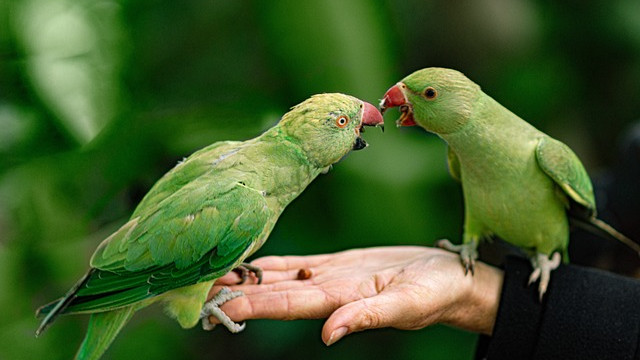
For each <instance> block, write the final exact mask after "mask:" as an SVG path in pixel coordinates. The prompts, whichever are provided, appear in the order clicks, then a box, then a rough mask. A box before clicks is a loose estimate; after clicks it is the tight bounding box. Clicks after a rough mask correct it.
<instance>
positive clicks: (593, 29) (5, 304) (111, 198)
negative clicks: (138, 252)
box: [0, 0, 640, 360]
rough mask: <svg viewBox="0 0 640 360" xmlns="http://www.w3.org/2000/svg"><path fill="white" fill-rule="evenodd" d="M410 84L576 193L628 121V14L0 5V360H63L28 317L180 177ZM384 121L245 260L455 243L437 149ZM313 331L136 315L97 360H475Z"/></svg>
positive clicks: (458, 213)
mask: <svg viewBox="0 0 640 360" xmlns="http://www.w3.org/2000/svg"><path fill="white" fill-rule="evenodd" d="M427 66H443V67H451V68H456V69H458V70H461V71H462V72H464V73H465V74H467V75H468V76H469V77H470V78H471V79H473V80H475V81H476V82H477V83H479V84H480V85H481V86H482V87H483V89H484V90H485V92H487V93H488V94H490V95H491V96H493V97H494V98H496V99H497V100H499V101H500V102H501V103H502V104H504V105H505V106H507V107H508V108H510V109H511V110H513V111H514V112H516V113H517V114H519V115H521V116H522V117H524V118H525V119H527V120H528V121H530V122H531V123H533V124H534V125H535V126H537V127H539V128H541V129H542V130H544V131H546V132H547V133H549V134H550V135H552V136H554V137H556V138H559V139H561V140H562V141H564V142H566V143H567V144H569V145H570V146H571V147H572V148H573V149H574V150H575V151H576V152H577V153H578V155H579V156H580V157H581V158H582V159H583V160H584V162H585V165H586V167H587V168H588V170H589V171H590V172H591V173H597V172H598V171H599V169H602V168H605V167H607V166H608V165H609V164H611V163H612V162H613V161H614V159H613V156H614V153H613V151H612V150H613V144H614V143H615V141H616V139H617V138H618V137H619V136H620V134H621V133H622V132H623V131H624V130H625V128H626V127H627V126H629V124H631V122H633V121H634V120H635V119H637V118H638V117H639V115H640V2H638V1H637V0H611V1H606V2H603V1H564V2H554V1H543V0H540V1H523V0H486V1H455V2H454V1H451V2H444V1H419V0H410V1H391V0H377V1H376V0H325V1H293V0H290V1H258V0H255V1H250V0H242V1H241V0H225V1H222V0H185V1H171V0H156V1H151V0H138V1H127V0H121V1H115V0H0V309H2V310H1V311H0V359H3V360H10V359H43V358H44V359H68V358H70V357H71V356H72V355H73V354H74V352H75V349H76V348H77V346H78V344H79V343H80V341H81V339H82V336H83V334H84V331H85V327H86V322H87V318H86V317H84V316H78V317H63V318H60V319H59V320H58V321H57V322H56V323H55V325H54V326H53V327H52V328H51V329H50V330H48V332H47V333H45V334H44V335H43V336H42V337H41V338H39V339H35V338H34V331H35V329H36V327H37V324H38V322H37V320H36V319H35V318H34V316H33V313H34V310H35V309H36V307H38V306H39V305H41V304H43V303H45V302H47V301H49V300H51V299H53V298H55V297H57V296H60V295H62V294H63V293H64V292H65V291H66V290H67V289H68V288H69V287H70V286H71V285H72V284H73V283H74V282H75V281H76V280H77V278H78V277H79V276H80V275H81V274H82V273H83V272H84V271H85V270H86V268H87V264H88V259H89V257H90V255H91V252H92V250H93V249H94V248H95V246H96V245H97V244H98V243H99V242H100V241H101V240H102V239H103V238H104V237H106V236H107V235H108V234H109V233H111V232H112V231H113V230H115V229H117V228H118V227H119V226H120V225H121V224H123V223H124V222H125V220H126V219H127V218H128V216H129V215H130V214H131V212H132V210H133V208H134V207H135V205H136V204H137V202H138V201H139V200H140V199H141V197H142V196H143V195H144V194H145V192H146V191H147V190H148V189H149V188H150V187H151V185H153V183H154V182H155V180H157V179H158V178H159V177H160V176H161V175H162V174H163V173H165V172H166V171H167V170H169V169H170V168H171V167H173V165H174V164H175V163H176V162H177V161H178V160H180V159H182V157H184V156H187V155H188V154H190V153H191V152H193V151H194V150H196V149H198V148H201V147H203V146H205V145H207V144H210V143H212V142H215V141H218V140H223V139H239V140H242V139H247V138H250V137H253V136H256V135H257V134H259V133H260V132H261V131H263V130H264V129H266V128H267V127H269V126H271V125H272V124H274V123H275V122H276V121H277V120H278V118H279V117H280V116H281V115H282V114H283V113H284V112H286V111H287V109H288V108H289V107H290V106H292V105H294V104H297V103H298V102H300V101H302V100H304V99H305V98H307V97H309V96H310V95H312V94H314V93H319V92H333V91H338V92H344V93H349V94H351V95H354V96H357V97H359V98H361V99H364V100H366V101H369V102H372V103H377V101H378V99H380V98H381V97H382V95H383V93H384V92H385V90H386V89H387V88H388V87H389V86H391V85H392V84H393V83H395V82H396V81H398V80H399V79H400V78H402V77H404V76H405V75H407V74H408V73H410V72H412V71H414V70H417V69H420V68H423V67H427ZM397 115H398V113H397V111H394V110H391V111H389V113H388V115H387V132H386V133H384V134H381V133H380V132H379V131H374V130H373V129H371V130H370V131H367V133H366V134H365V138H366V139H367V141H368V142H369V143H370V144H371V146H370V147H369V148H368V149H366V150H365V151H362V152H357V153H353V154H351V155H349V156H348V157H347V158H346V159H344V160H343V161H342V162H340V163H339V164H337V165H336V166H335V167H334V169H333V171H331V172H330V173H329V174H328V175H325V176H321V177H319V178H318V179H317V180H316V181H315V182H314V183H313V184H312V185H311V186H310V187H309V188H308V189H307V191H306V192H305V193H304V194H303V195H302V196H300V197H299V198H298V199H297V200H296V201H295V202H294V203H293V204H291V205H290V207H289V209H288V211H285V213H284V215H283V216H282V217H281V219H280V221H279V223H278V225H277V226H276V228H275V230H274V232H273V233H272V235H271V238H270V240H269V241H268V242H267V244H266V245H265V246H264V247H263V248H262V250H260V252H259V253H258V254H257V255H258V256H260V255H267V254H269V255H271V254H279V255H284V254H314V253H321V252H334V251H338V250H342V249H348V248H353V247H365V246H373V245H393V244H431V243H432V242H433V241H434V240H435V239H438V238H442V237H449V238H453V239H458V238H459V236H460V232H461V223H462V210H461V194H460V191H459V188H458V185H457V184H456V183H455V182H454V181H453V180H451V179H450V178H449V176H448V174H447V170H446V163H445V148H444V144H443V143H442V141H440V140H439V139H438V138H436V137H435V136H433V135H428V134H427V133H425V132H423V131H420V130H418V129H396V128H395V127H394V126H393V123H392V121H393V120H395V117H397ZM345 213H348V214H349V216H343V215H344V214H345ZM425 301H428V299H425ZM322 323H323V322H322V321H321V320H317V321H294V322H277V321H266V320H256V321H251V322H250V323H249V326H248V327H247V329H246V330H245V331H244V332H243V333H241V334H239V335H230V334H228V333H227V332H226V331H224V330H222V329H216V330H215V331H214V332H211V333H208V332H204V331H202V330H201V329H199V328H195V329H192V330H188V331H184V330H181V329H180V327H179V326H178V325H177V323H175V322H173V321H172V320H170V319H168V318H166V317H164V316H161V310H160V309H159V308H157V307H152V308H149V309H147V310H145V311H142V312H140V313H139V314H138V315H137V316H136V317H135V318H134V320H133V321H132V322H131V323H130V324H129V325H128V326H127V327H126V328H125V330H124V331H123V332H122V333H121V335H120V336H119V338H117V340H116V341H115V343H114V344H113V346H112V347H111V349H110V351H109V352H108V353H107V355H106V356H105V359H136V360H141V359H196V358H197V359H200V358H212V359H222V358H225V359H287V358H300V357H304V358H306V359H325V358H326V359H329V358H330V359H371V358H383V357H387V358H422V359H470V358H471V357H472V354H473V351H474V346H475V342H476V339H477V338H476V335H474V334H469V333H466V332H463V331H459V330H456V329H452V328H449V327H445V326H433V327H430V328H427V329H423V330H420V331H413V332H409V331H397V330H393V329H382V330H375V331H367V332H365V333H360V334H355V335H351V336H348V337H347V338H345V339H344V340H342V341H340V342H339V343H337V344H336V345H334V346H332V347H331V348H327V347H326V346H324V345H323V344H322V342H321V340H320V329H321V326H322Z"/></svg>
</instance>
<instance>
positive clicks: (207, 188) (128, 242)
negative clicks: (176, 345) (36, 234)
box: [39, 143, 273, 314]
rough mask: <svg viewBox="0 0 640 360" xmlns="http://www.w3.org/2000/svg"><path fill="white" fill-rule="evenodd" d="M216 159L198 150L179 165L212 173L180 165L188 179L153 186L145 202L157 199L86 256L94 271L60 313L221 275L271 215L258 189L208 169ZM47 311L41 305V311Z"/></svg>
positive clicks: (99, 307)
mask: <svg viewBox="0 0 640 360" xmlns="http://www.w3.org/2000/svg"><path fill="white" fill-rule="evenodd" d="M227 144H229V143H227ZM224 150H228V151H234V147H231V146H228V147H227V148H226V149H224ZM220 156H224V152H222V155H220V152H217V154H215V156H211V154H209V153H203V152H198V153H196V154H194V155H192V156H191V157H190V158H189V159H187V161H185V162H184V163H183V164H181V165H178V167H181V166H192V165H193V164H198V163H199V164H205V165H206V167H207V168H208V169H209V172H198V170H197V169H198V168H199V166H193V168H184V169H181V170H182V171H185V170H186V171H190V172H191V174H190V175H191V176H189V177H190V178H191V179H192V181H183V182H182V184H181V186H179V187H178V186H174V187H172V185H169V182H170V181H169V182H167V183H160V184H159V185H156V186H154V191H151V192H150V193H149V195H147V197H146V198H148V197H150V196H151V197H153V198H155V199H160V200H159V201H158V202H157V203H151V202H146V204H147V207H144V208H141V207H138V209H137V210H136V212H135V213H134V217H133V218H132V219H131V220H130V221H129V222H127V223H126V224H124V225H123V226H122V227H121V228H120V229H119V230H118V231H116V232H115V233H114V234H113V235H111V236H110V237H109V238H107V239H105V241H103V242H102V243H101V244H100V246H99V247H98V248H97V249H96V252H95V253H94V255H93V257H92V258H91V266H92V268H94V270H93V271H92V273H91V274H90V276H89V278H88V280H87V281H86V282H85V283H84V284H83V285H82V286H81V287H80V288H79V289H78V290H77V292H75V294H74V295H73V297H74V299H73V301H71V302H70V303H69V304H68V305H66V307H65V308H64V309H63V310H62V311H61V313H76V312H95V311H104V310H112V309H115V308H119V307H121V306H124V305H128V304H132V303H134V302H137V301H141V300H144V299H148V298H150V297H153V296H156V295H159V294H162V293H164V292H166V291H169V290H172V289H176V288H179V287H183V286H187V285H191V284H195V283H197V282H199V281H204V280H208V279H213V278H215V277H219V276H221V275H223V274H225V273H226V272H228V271H229V270H231V268H232V267H233V266H234V265H235V264H236V263H237V262H239V261H241V257H242V256H243V255H244V256H246V254H247V252H248V250H249V249H250V248H251V246H252V245H253V243H254V241H255V240H256V239H258V238H260V237H261V236H262V234H263V232H264V230H265V227H266V226H267V225H268V224H270V223H271V222H272V217H273V213H272V211H271V210H270V209H269V208H268V206H267V202H266V199H265V197H264V194H263V193H262V192H260V191H257V190H255V189H252V188H250V187H247V186H246V185H244V184H243V183H242V182H239V181H238V180H235V179H234V178H233V177H229V176H224V175H221V174H219V173H217V172H216V171H215V170H211V169H212V168H214V169H215V163H214V162H215V161H216V160H217V159H220ZM192 169H194V170H192ZM174 170H175V169H174ZM171 173H173V175H171V176H173V177H175V176H177V175H179V174H177V173H176V172H174V171H172V172H170V173H169V174H171ZM194 176H195V179H194ZM165 178H167V176H165V177H164V178H163V182H165V181H167V180H165ZM171 191H173V192H171ZM166 192H171V193H170V194H167V195H164V194H165V193H166ZM146 198H145V199H146ZM52 308H53V306H51V305H48V306H44V307H43V308H42V309H40V311H39V313H41V314H42V313H47V312H48V311H50V310H51V309H52Z"/></svg>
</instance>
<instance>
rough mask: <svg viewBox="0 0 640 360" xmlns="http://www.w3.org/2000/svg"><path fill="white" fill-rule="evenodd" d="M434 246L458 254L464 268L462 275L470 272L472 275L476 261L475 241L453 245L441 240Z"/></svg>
mask: <svg viewBox="0 0 640 360" xmlns="http://www.w3.org/2000/svg"><path fill="white" fill-rule="evenodd" d="M436 245H437V246H438V247H440V248H442V249H445V250H449V251H451V252H455V253H458V254H460V261H461V262H462V265H463V266H464V274H465V275H467V274H468V273H469V271H471V275H474V271H475V265H476V259H477V258H478V250H477V248H478V243H477V242H476V241H470V242H468V243H465V244H460V245H454V244H452V243H451V241H449V240H447V239H442V240H439V241H438V242H437V243H436Z"/></svg>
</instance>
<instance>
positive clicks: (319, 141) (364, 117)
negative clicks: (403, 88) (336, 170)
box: [280, 93, 384, 167]
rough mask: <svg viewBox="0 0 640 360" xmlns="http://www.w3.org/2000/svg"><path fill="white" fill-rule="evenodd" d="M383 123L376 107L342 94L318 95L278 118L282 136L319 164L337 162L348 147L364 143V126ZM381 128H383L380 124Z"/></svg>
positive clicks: (361, 146)
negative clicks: (298, 146) (296, 144)
mask: <svg viewBox="0 0 640 360" xmlns="http://www.w3.org/2000/svg"><path fill="white" fill-rule="evenodd" d="M365 125H366V126H380V127H383V126H384V122H383V119H382V114H380V112H379V111H378V109H377V108H376V107H375V106H373V105H371V104H369V103H367V102H365V101H362V100H360V99H357V98H355V97H353V96H349V95H344V94H338V93H333V94H319V95H314V96H312V97H311V98H309V99H307V100H305V101H303V102H302V103H300V104H298V105H296V106H294V107H293V108H292V109H291V111H289V112H288V113H286V114H285V115H284V116H283V117H282V120H280V128H281V129H282V131H283V132H284V133H285V135H286V136H287V137H288V138H289V139H291V140H292V141H295V142H297V143H299V144H300V146H301V148H302V149H303V150H304V151H305V153H306V155H307V157H308V158H309V159H310V160H311V161H312V162H314V163H315V164H316V165H318V166H319V167H327V166H329V165H331V164H334V163H336V162H338V160H340V159H341V158H342V157H344V156H345V155H346V154H347V153H348V152H349V151H350V150H361V149H364V148H365V147H366V146H367V143H366V142H365V141H364V140H363V139H362V136H361V134H362V132H364V128H363V126H365ZM383 129H384V127H383Z"/></svg>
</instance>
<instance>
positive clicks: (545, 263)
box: [529, 252, 562, 301]
mask: <svg viewBox="0 0 640 360" xmlns="http://www.w3.org/2000/svg"><path fill="white" fill-rule="evenodd" d="M561 259H562V256H561V255H560V253H558V252H556V253H554V254H553V255H552V256H551V259H549V257H548V256H547V255H545V254H540V253H538V254H536V255H534V256H532V257H531V266H533V272H532V273H531V276H529V285H531V284H533V283H534V282H536V281H537V280H538V279H540V284H539V285H538V293H539V295H540V301H542V297H543V296H544V293H545V292H547V287H548V286H549V280H550V279H551V271H553V270H555V269H556V268H558V266H560V260H561Z"/></svg>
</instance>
